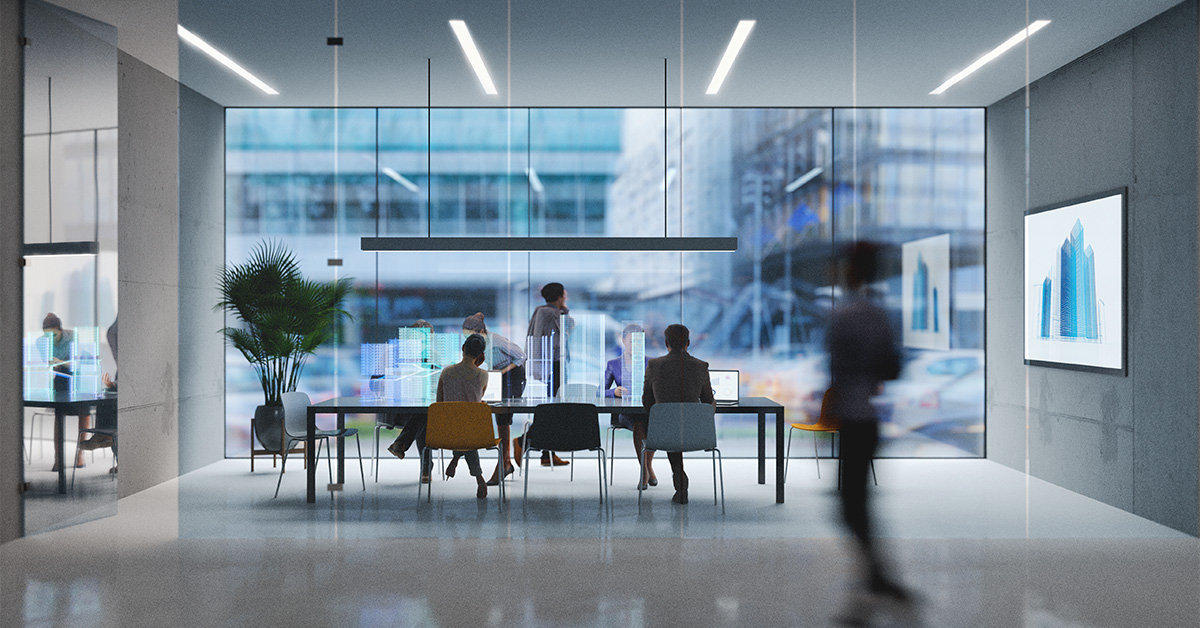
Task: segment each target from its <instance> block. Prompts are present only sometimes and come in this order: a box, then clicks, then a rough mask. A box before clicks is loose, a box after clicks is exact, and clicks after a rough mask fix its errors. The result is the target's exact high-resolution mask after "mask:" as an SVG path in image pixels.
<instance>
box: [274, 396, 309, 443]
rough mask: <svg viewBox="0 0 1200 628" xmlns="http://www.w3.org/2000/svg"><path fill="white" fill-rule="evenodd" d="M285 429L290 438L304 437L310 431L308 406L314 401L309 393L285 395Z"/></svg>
mask: <svg viewBox="0 0 1200 628" xmlns="http://www.w3.org/2000/svg"><path fill="white" fill-rule="evenodd" d="M281 399H282V401H283V428H284V430H286V431H287V433H288V436H303V435H304V433H305V432H306V431H307V430H308V406H310V405H312V400H310V399H309V398H308V393H302V392H288V393H283V396H282V397H281Z"/></svg>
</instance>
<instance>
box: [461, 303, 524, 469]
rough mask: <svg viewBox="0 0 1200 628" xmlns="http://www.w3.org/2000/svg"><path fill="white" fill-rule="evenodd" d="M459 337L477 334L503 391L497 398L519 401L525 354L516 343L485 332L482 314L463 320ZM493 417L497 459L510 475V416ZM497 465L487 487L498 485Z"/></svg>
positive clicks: (505, 414) (511, 465)
mask: <svg viewBox="0 0 1200 628" xmlns="http://www.w3.org/2000/svg"><path fill="white" fill-rule="evenodd" d="M462 331H463V335H465V336H470V335H471V334H479V335H480V336H483V337H484V338H485V339H487V341H488V349H489V351H488V352H487V358H488V360H487V361H488V364H489V366H490V367H491V368H492V370H496V371H500V384H501V386H503V388H504V390H503V391H502V392H501V395H500V397H501V399H520V398H521V395H522V394H523V393H524V392H525V352H524V351H522V350H521V348H520V347H518V346H517V344H516V343H515V342H513V341H511V340H509V339H508V338H505V337H504V336H501V335H500V334H497V333H495V332H489V331H488V328H487V324H486V323H485V322H484V316H483V312H476V313H475V314H473V315H471V316H468V317H467V319H466V320H464V321H463V326H462ZM495 416H496V431H497V432H498V433H499V436H500V448H501V450H502V451H501V454H500V458H501V460H502V461H503V462H504V477H507V476H509V475H512V472H513V470H514V469H513V464H512V457H511V455H512V454H511V452H512V448H511V447H510V446H509V442H508V441H509V439H510V438H511V437H512V421H513V420H512V413H510V412H499V411H497V412H496V413H495ZM500 478H501V472H500V463H499V462H497V463H496V471H495V472H494V473H492V477H491V479H489V480H488V482H487V483H488V486H498V485H499V484H500Z"/></svg>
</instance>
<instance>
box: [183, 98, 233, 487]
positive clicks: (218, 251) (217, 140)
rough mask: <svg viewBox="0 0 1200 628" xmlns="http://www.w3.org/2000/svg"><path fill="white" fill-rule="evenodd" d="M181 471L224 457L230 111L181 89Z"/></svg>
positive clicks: (191, 469)
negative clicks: (223, 287)
mask: <svg viewBox="0 0 1200 628" xmlns="http://www.w3.org/2000/svg"><path fill="white" fill-rule="evenodd" d="M179 147H180V153H179V260H180V263H179V332H180V333H179V356H180V363H179V391H180V395H179V397H180V402H179V473H180V474H183V473H187V472H188V471H193V470H195V469H198V468H200V467H202V466H204V465H206V464H210V463H212V462H216V461H217V460H221V459H222V458H224V456H225V443H224V434H225V404H224V398H225V378H224V364H225V352H224V346H223V344H222V341H221V337H220V334H219V331H220V329H221V327H222V325H223V324H224V316H223V315H222V314H221V312H219V311H214V310H213V306H214V305H215V304H216V303H217V301H218V299H219V298H220V295H219V293H218V290H217V280H216V278H217V269H218V268H220V266H221V263H222V261H223V260H224V257H225V255H224V253H225V109H224V108H223V107H221V106H220V105H218V104H217V103H215V102H213V101H211V100H209V99H207V98H205V97H204V96H201V95H200V94H198V93H196V92H195V91H192V90H191V89H188V88H187V87H183V86H180V87H179Z"/></svg>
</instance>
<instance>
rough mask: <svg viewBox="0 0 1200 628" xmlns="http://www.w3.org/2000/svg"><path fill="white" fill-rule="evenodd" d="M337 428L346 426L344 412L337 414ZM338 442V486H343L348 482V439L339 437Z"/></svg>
mask: <svg viewBox="0 0 1200 628" xmlns="http://www.w3.org/2000/svg"><path fill="white" fill-rule="evenodd" d="M337 428H338V429H339V430H341V429H345V428H346V414H345V413H344V412H339V413H338V415H337ZM337 442H338V443H337V447H338V469H337V471H338V472H337V483H338V486H341V485H343V484H345V483H346V439H344V438H339V439H337Z"/></svg>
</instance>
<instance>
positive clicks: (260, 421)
mask: <svg viewBox="0 0 1200 628" xmlns="http://www.w3.org/2000/svg"><path fill="white" fill-rule="evenodd" d="M254 436H255V437H256V438H258V442H260V443H262V446H263V448H264V449H269V450H273V451H279V450H281V449H283V438H284V437H283V406H258V407H257V408H255V409H254Z"/></svg>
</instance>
